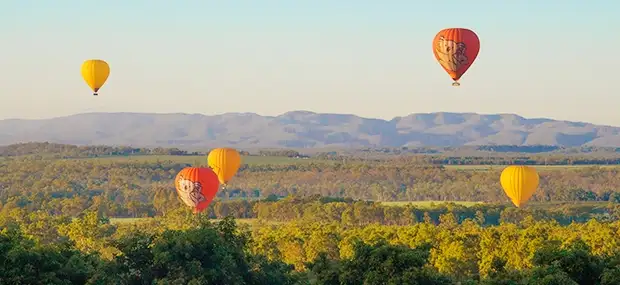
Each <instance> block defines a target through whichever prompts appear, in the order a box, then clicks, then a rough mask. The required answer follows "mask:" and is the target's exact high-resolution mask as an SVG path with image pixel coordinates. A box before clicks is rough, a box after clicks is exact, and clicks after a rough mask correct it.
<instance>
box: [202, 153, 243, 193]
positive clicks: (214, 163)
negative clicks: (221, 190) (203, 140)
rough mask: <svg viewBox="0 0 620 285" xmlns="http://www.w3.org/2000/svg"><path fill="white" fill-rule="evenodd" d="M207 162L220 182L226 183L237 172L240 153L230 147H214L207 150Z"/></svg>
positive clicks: (239, 163)
mask: <svg viewBox="0 0 620 285" xmlns="http://www.w3.org/2000/svg"><path fill="white" fill-rule="evenodd" d="M207 162H208V163H209V167H211V169H213V171H214V172H215V174H217V177H218V178H219V179H220V183H221V184H223V185H226V183H228V181H230V179H232V178H233V176H235V174H237V170H239V166H241V155H239V153H238V152H237V151H236V150H234V149H232V148H216V149H214V150H211V152H209V156H208V157H207Z"/></svg>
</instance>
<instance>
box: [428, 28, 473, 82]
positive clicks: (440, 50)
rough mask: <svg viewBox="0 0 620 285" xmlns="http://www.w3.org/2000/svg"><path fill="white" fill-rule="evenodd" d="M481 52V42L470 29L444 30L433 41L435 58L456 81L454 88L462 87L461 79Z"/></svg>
mask: <svg viewBox="0 0 620 285" xmlns="http://www.w3.org/2000/svg"><path fill="white" fill-rule="evenodd" d="M479 51H480V40H479V39H478V36H477V35H476V33H474V32H473V31H471V30H468V29H463V28H450V29H443V30H441V31H439V33H437V35H436V36H435V39H433V53H434V54H435V58H436V59H437V61H438V62H439V64H441V67H443V69H445V70H446V72H448V74H449V75H450V77H451V78H452V80H454V83H452V86H459V85H461V84H459V82H458V81H459V79H460V78H461V76H463V74H465V71H467V69H469V67H470V66H471V65H472V64H473V63H474V60H476V57H477V56H478V52H479Z"/></svg>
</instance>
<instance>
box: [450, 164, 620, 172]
mask: <svg viewBox="0 0 620 285" xmlns="http://www.w3.org/2000/svg"><path fill="white" fill-rule="evenodd" d="M443 167H445V168H446V169H454V170H465V171H468V170H469V171H490V170H501V169H504V168H505V167H507V165H444V166H443ZM533 167H534V168H536V169H537V170H539V171H554V170H567V169H580V168H588V167H601V168H620V165H533Z"/></svg>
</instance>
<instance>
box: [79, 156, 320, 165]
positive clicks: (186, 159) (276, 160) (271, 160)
mask: <svg viewBox="0 0 620 285" xmlns="http://www.w3.org/2000/svg"><path fill="white" fill-rule="evenodd" d="M75 159H97V160H99V161H109V162H157V161H172V162H178V163H191V164H206V163H207V157H206V156H204V155H186V156H184V155H130V156H109V157H98V158H75ZM241 162H242V163H244V164H248V165H266V164H274V165H291V164H305V163H311V162H317V160H316V159H311V158H309V159H303V158H290V157H283V156H243V157H242V158H241ZM320 162H322V163H330V161H328V160H320Z"/></svg>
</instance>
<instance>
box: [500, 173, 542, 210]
mask: <svg viewBox="0 0 620 285" xmlns="http://www.w3.org/2000/svg"><path fill="white" fill-rule="evenodd" d="M539 179H540V178H539V177H538V173H537V172H536V169H534V168H533V167H529V166H516V165H513V166H508V167H506V168H505V169H504V171H502V175H501V176H500V179H499V180H500V183H501V185H502V188H504V192H506V195H507V196H508V198H510V200H512V203H513V204H515V206H517V207H521V205H523V204H524V203H526V202H527V201H528V200H529V199H530V198H532V195H534V192H536V188H538V183H539Z"/></svg>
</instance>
